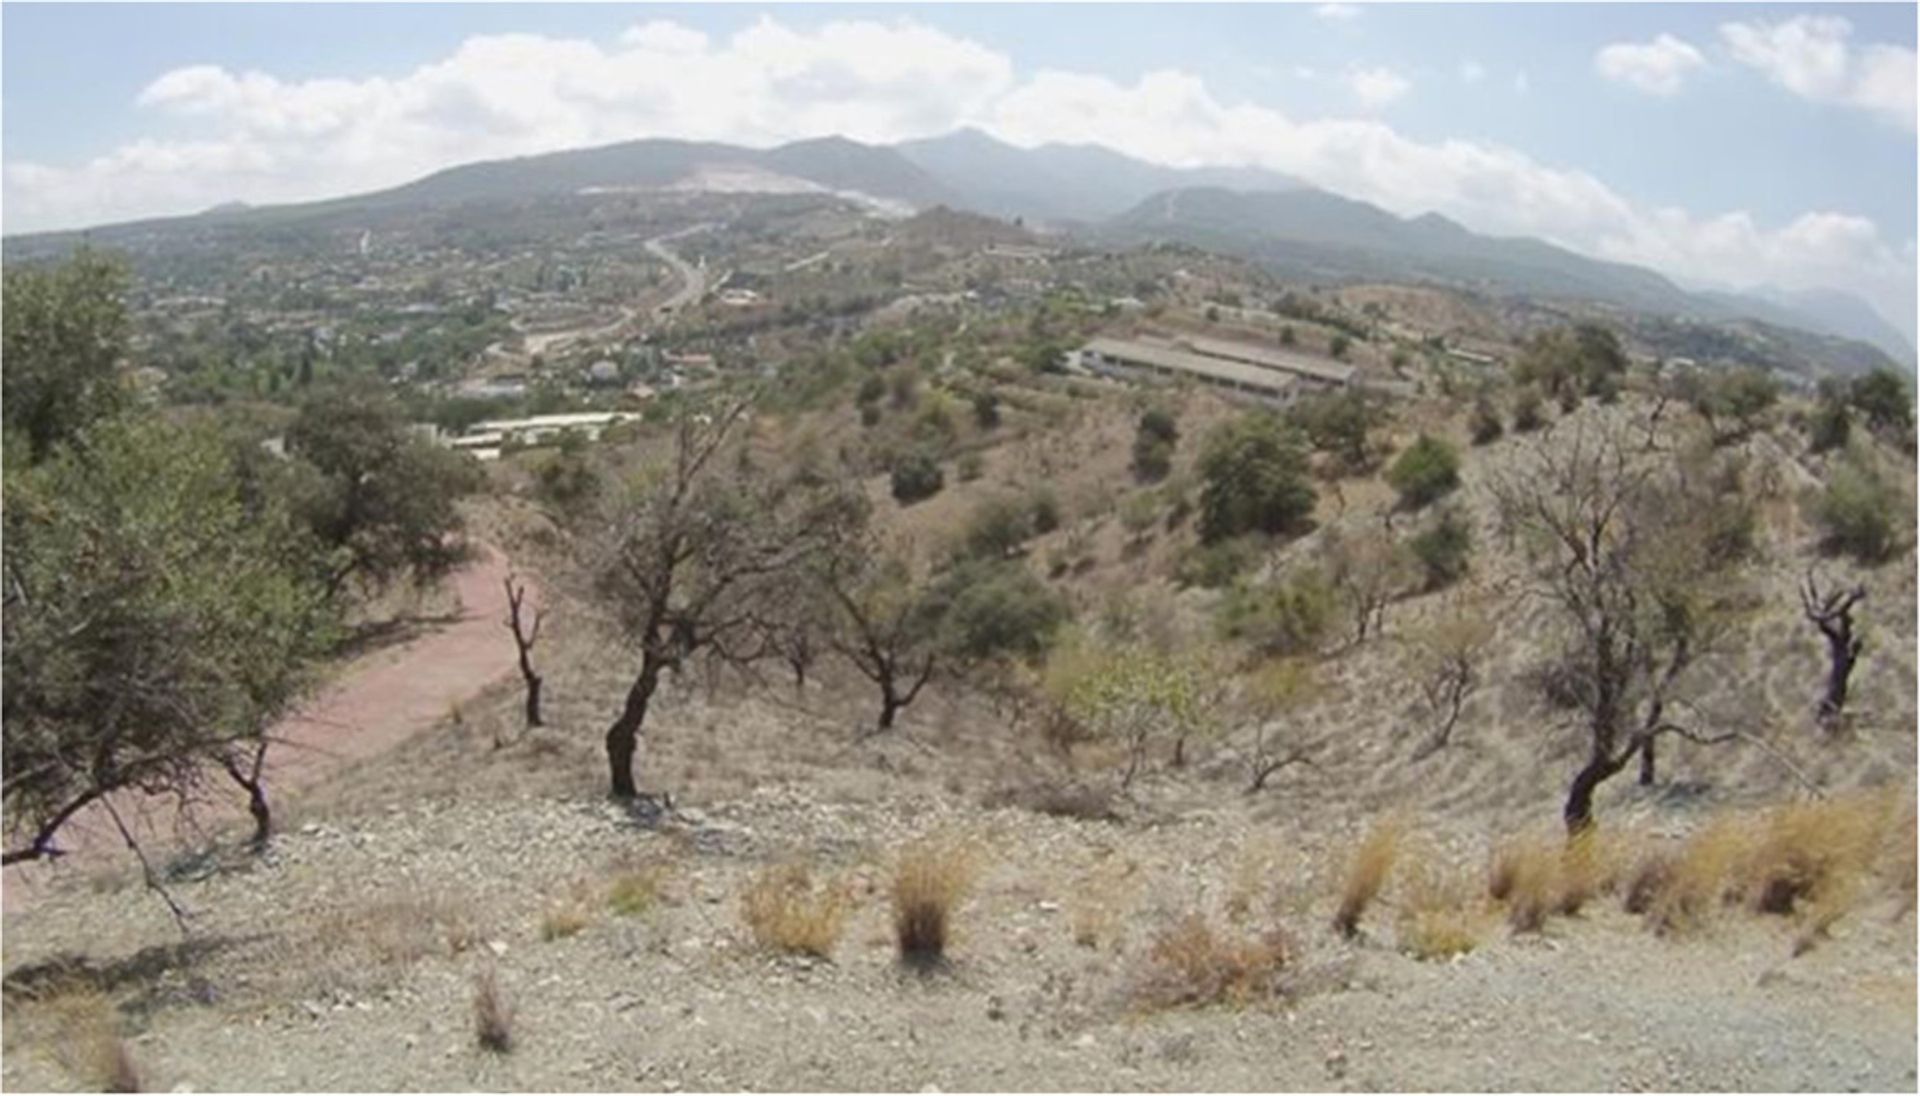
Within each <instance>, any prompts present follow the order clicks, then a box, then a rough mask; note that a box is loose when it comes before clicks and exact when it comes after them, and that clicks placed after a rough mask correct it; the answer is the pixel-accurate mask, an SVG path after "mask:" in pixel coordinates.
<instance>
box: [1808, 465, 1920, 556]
mask: <svg viewBox="0 0 1920 1096" xmlns="http://www.w3.org/2000/svg"><path fill="white" fill-rule="evenodd" d="M1905 501H1906V500H1904V499H1902V498H1901V497H1900V494H1899V492H1897V491H1895V490H1894V489H1893V487H1892V485H1891V484H1888V483H1887V482H1886V481H1885V480H1884V479H1883V478H1882V477H1881V476H1880V474H1879V473H1878V472H1876V471H1875V470H1874V469H1873V468H1871V467H1870V466H1868V465H1867V464H1866V462H1865V461H1864V460H1861V459H1857V458H1854V457H1849V458H1848V459H1846V460H1844V461H1842V462H1841V463H1840V465H1839V467H1837V468H1835V469H1834V471H1833V475H1832V477H1831V478H1830V479H1828V481H1827V486H1826V489H1825V490H1824V491H1823V492H1822V493H1821V494H1820V496H1819V498H1818V500H1817V501H1816V503H1815V505H1814V520H1815V521H1817V522H1818V523H1819V524H1820V527H1821V529H1822V530H1823V532H1824V534H1825V536H1824V541H1823V546H1824V547H1825V548H1826V550H1827V551H1829V552H1838V553H1845V554H1847V555H1850V556H1853V557H1854V558H1855V559H1858V560H1860V561H1861V562H1863V563H1879V562H1881V561H1883V560H1886V559H1887V558H1888V557H1890V556H1892V555H1893V553H1894V550H1895V549H1896V548H1897V547H1898V546H1899V540H1898V532H1897V530H1898V526H1897V525H1896V524H1895V516H1894V515H1895V513H1896V511H1897V509H1898V508H1899V507H1900V506H1901V504H1902V503H1903V502H1905Z"/></svg>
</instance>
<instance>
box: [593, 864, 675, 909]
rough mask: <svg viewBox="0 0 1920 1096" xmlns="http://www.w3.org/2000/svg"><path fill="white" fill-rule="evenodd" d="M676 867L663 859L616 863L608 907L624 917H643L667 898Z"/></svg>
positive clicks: (609, 879)
mask: <svg viewBox="0 0 1920 1096" xmlns="http://www.w3.org/2000/svg"><path fill="white" fill-rule="evenodd" d="M671 874H672V867H671V866H670V865H669V864H667V863H665V862H663V861H660V860H622V861H617V862H615V863H614V865H613V866H612V874H611V876H610V877H609V878H608V880H607V884H606V906H607V908H608V909H609V910H611V911H613V913H614V914H616V915H617V916H620V917H640V916H643V915H645V914H647V913H649V912H651V911H652V910H653V909H654V908H655V907H657V906H659V905H660V904H661V903H662V902H664V901H666V898H667V880H668V878H669V877H670V876H671Z"/></svg>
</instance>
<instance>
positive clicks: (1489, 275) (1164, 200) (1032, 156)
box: [12, 129, 1913, 370]
mask: <svg viewBox="0 0 1920 1096" xmlns="http://www.w3.org/2000/svg"><path fill="white" fill-rule="evenodd" d="M622 190H643V191H673V190H716V191H728V192H754V191H760V192H766V193H794V192H821V193H831V194H836V195H839V196H841V197H844V198H848V199H850V200H854V201H858V202H861V203H862V204H865V205H867V206H868V207H869V208H873V209H876V210H878V211H881V212H885V213H888V214H891V215H897V216H905V215H907V214H911V213H913V212H915V211H925V210H930V209H933V208H936V207H939V206H946V207H949V208H951V209H955V210H966V211H971V212H975V213H983V214H988V215H991V216H996V217H1000V218H1004V219H1009V220H1011V219H1017V218H1025V219H1029V220H1032V221H1035V222H1040V223H1051V224H1052V225H1054V226H1055V227H1070V228H1071V229H1072V230H1073V231H1075V232H1076V233H1079V234H1082V235H1084V236H1087V237H1089V238H1091V239H1093V240H1096V241H1106V242H1109V243H1112V244H1120V245H1126V244H1135V243H1141V242H1147V241H1153V240H1177V241H1180V242H1184V243H1190V244H1195V245H1198V246H1203V247H1207V248H1210V249H1212V250H1216V251H1219V252H1221V253H1224V254H1231V255H1239V256H1242V257H1246V258H1250V259H1253V260H1256V261H1258V262H1261V263H1262V264H1263V265H1266V266H1268V267H1270V268H1272V269H1275V270H1276V271H1279V272H1282V273H1284V274H1287V275H1289V276H1294V277H1299V278H1304V279H1316V280H1323V281H1342V280H1353V279H1374V280H1402V281H1404V280H1416V281H1427V282H1436V283H1444V284H1449V285H1455V286H1461V287H1465V288H1471V289H1475V290H1478V291H1482V292H1488V293H1493V294H1497V295H1505V296H1526V297H1536V298H1540V297H1546V298H1553V297H1561V298H1579V299H1584V300H1589V301H1596V302H1604V303H1606V304H1608V305H1612V306H1617V307H1620V308H1627V309H1634V310H1640V311H1645V312H1648V313H1655V314H1664V315H1668V316H1672V317H1676V318H1679V319H1681V320H1683V321H1693V320H1700V321H1714V322H1719V321H1729V320H1751V321H1755V322H1758V323H1760V324H1763V325H1772V326H1773V327H1775V328H1784V327H1792V328H1797V329H1801V330H1804V331H1807V332H1812V333H1815V334H1818V335H1820V336H1823V337H1825V338H1827V339H1829V340H1830V341H1831V340H1833V339H1836V338H1838V339H1841V340H1851V341H1854V342H1858V343H1861V344H1863V345H1862V346H1860V347H1858V348H1857V349H1852V350H1846V351H1845V352H1844V353H1841V354H1838V355H1837V358H1838V360H1841V361H1844V362H1845V363H1846V365H1845V368H1846V369H1849V370H1854V369H1859V368H1872V367H1875V364H1874V363H1876V362H1877V361H1879V360H1885V361H1888V362H1898V363H1901V364H1904V365H1906V366H1907V368H1909V369H1911V368H1912V362H1913V348H1912V347H1911V346H1910V345H1908V344H1907V343H1906V341H1905V340H1904V339H1902V338H1901V337H1900V336H1899V333H1898V331H1897V330H1896V329H1894V328H1893V326H1892V325H1890V324H1888V323H1887V322H1886V321H1885V320H1884V319H1883V318H1882V317H1880V316H1879V315H1878V314H1877V313H1875V312H1874V311H1873V310H1872V309H1871V308H1870V307H1869V306H1867V305H1866V304H1865V303H1864V302H1861V301H1859V300H1858V299H1857V298H1853V297H1849V296H1847V295H1846V294H1839V293H1833V292H1830V291H1809V292H1801V293H1796V294H1781V293H1778V292H1776V293H1774V294H1772V295H1771V296H1772V299H1763V298H1756V297H1753V296H1747V295H1737V294H1729V293H1689V292H1687V291H1686V290H1683V289H1681V288H1680V287H1679V286H1677V285H1676V284H1674V283H1673V282H1672V281H1670V280H1669V279H1667V278H1666V277H1663V276H1662V275H1660V274H1657V273H1655V272H1653V271H1651V270H1648V269H1646V268H1643V267H1637V266H1630V265H1627V264H1624V263H1613V262H1605V261H1602V260H1598V259H1593V258H1589V257H1586V256H1583V255H1579V254H1576V253H1574V252H1572V251H1568V250H1566V249H1564V248H1560V247H1556V246H1554V245H1551V244H1548V243H1545V242H1543V241H1540V240H1535V239H1528V238H1524V237H1505V238H1503V237H1492V236H1483V235H1479V234H1477V233H1474V232H1472V231H1470V230H1468V229H1466V228H1464V227H1463V226H1461V225H1459V224H1456V223H1455V222H1453V221H1451V220H1449V219H1447V218H1446V217H1443V216H1441V215H1439V214H1437V213H1427V214H1423V215H1420V216H1417V217H1412V218H1401V217H1397V216H1395V215H1394V214H1392V213H1389V212H1387V211H1385V210H1383V209H1380V208H1379V207H1377V206H1373V205H1369V204H1368V203H1365V202H1360V201H1354V200H1352V199H1348V198H1343V197H1341V196H1339V195H1336V194H1333V193H1330V192H1328V191H1324V190H1319V189H1316V188H1313V187H1311V186H1308V185H1306V184H1304V183H1302V182H1300V181H1299V180H1297V179H1293V178H1291V177H1289V176H1285V175H1281V174H1278V173H1276V172H1271V171H1265V170H1262V169H1258V168H1221V167H1204V168H1171V167H1165V166H1162V165H1158V164H1151V163H1147V162H1145V161H1141V160H1136V159H1133V158H1131V157H1128V156H1125V155H1123V154H1121V153H1118V152H1115V151H1113V150H1112V149H1108V148H1104V147H1101V146H1098V145H1059V144H1050V145H1041V146H1038V147H1036V148H1020V147H1018V146H1015V145H1011V144H1008V143H1006V142H1004V141H1000V140H998V139H996V138H994V137H992V136H989V135H988V134H985V133H982V132H980V131H978V130H972V129H963V130H960V131H957V132H954V133H950V134H947V135H946V136H943V137H935V138H929V139H924V140H915V141H906V142H903V143H901V144H898V145H894V146H877V145H868V144H862V143H860V142H857V141H852V140H848V139H846V138H844V137H822V138H814V139H809V140H803V141H795V142H791V143H789V144H784V145H780V146H778V147H775V148H770V149H753V148H746V147H742V146H737V145H728V144H721V143H717V142H698V141H682V140H675V139H669V138H646V139H641V140H635V141H625V142H621V143H618V144H612V145H604V146H600V147H596V148H586V149H571V150H565V151H560V152H550V153H542V154H538V155H531V156H522V157H516V158H512V159H505V160H489V161H481V162H476V163H471V164H462V165H459V166H456V167H450V168H446V169H443V170H441V171H436V172H433V173H432V174H429V175H426V176H423V177H421V178H419V179H416V180H413V181H412V182H409V183H405V184H402V185H400V186H396V187H391V188H388V189H385V190H380V191H374V192H370V193H365V194H358V195H349V196H345V197H341V198H335V199H329V200H324V201H319V202H309V203H301V204H298V205H290V206H263V207H245V206H241V205H240V204H238V203H228V204H225V205H222V206H219V207H216V208H215V209H213V210H209V211H207V212H205V213H203V214H199V215H196V216H190V217H180V218H166V219H161V220H154V221H145V222H137V223H133V224H127V225H117V226H107V227H104V228H101V229H95V230H90V233H89V234H92V233H98V234H99V235H100V237H101V238H102V240H103V241H105V240H107V239H111V238H113V237H114V236H116V235H118V236H123V237H131V236H135V235H138V236H140V237H142V238H145V239H154V238H164V236H165V234H166V233H167V232H169V231H171V230H172V229H171V227H170V226H179V227H181V228H185V229H189V230H191V229H192V228H193V227H195V226H199V225H207V224H212V223H216V222H217V223H221V224H225V225H228V226H244V225H247V224H259V225H262V226H266V225H269V224H273V225H284V224H286V223H288V222H290V221H298V220H301V219H304V218H310V217H317V216H328V217H338V216H343V215H344V216H351V215H353V214H354V213H355V212H356V211H359V210H367V211H394V210H402V209H406V208H410V207H434V208H444V207H454V206H459V205H461V204H464V203H470V202H487V201H522V200H527V199H533V198H540V197H547V196H568V195H580V194H592V193H595V192H606V191H613V192H618V191H622ZM156 234H158V236H157V237H156ZM79 235H80V234H78V233H59V234H41V238H42V239H46V238H48V237H53V236H60V237H72V238H78V236H79ZM12 239H16V240H18V239H22V238H20V237H14V238H12ZM1869 347H1870V348H1872V350H1871V353H1870V354H1863V353H1862V352H1863V351H1867V350H1868V348H1869ZM1828 356H1829V357H1835V356H1836V355H1828Z"/></svg>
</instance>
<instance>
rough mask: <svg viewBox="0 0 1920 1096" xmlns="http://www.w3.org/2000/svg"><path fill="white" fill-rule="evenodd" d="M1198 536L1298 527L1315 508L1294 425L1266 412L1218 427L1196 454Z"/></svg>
mask: <svg viewBox="0 0 1920 1096" xmlns="http://www.w3.org/2000/svg"><path fill="white" fill-rule="evenodd" d="M1200 475H1201V478H1202V480H1203V485H1202V487H1201V489H1200V539H1201V540H1202V541H1205V542H1206V543H1209V544H1212V543H1215V542H1217V541H1221V540H1226V539H1228V538H1231V537H1236V536H1240V535H1241V534H1244V533H1255V532H1258V533H1285V532H1292V531H1295V530H1297V529H1299V528H1300V527H1301V526H1302V525H1304V524H1305V522H1306V520H1307V518H1308V516H1309V515H1310V514H1311V513H1312V512H1313V504H1314V493H1313V488H1312V486H1310V485H1309V484H1308V483H1307V458H1306V454H1305V453H1304V452H1302V451H1301V448H1300V443H1299V441H1298V439H1297V438H1296V437H1295V435H1294V433H1293V431H1291V430H1289V429H1288V428H1287V427H1286V426H1284V425H1283V424H1282V423H1281V422H1280V420H1279V419H1277V418H1275V417H1274V416H1273V415H1270V414H1267V413H1265V412H1254V413H1252V414H1248V415H1243V416H1241V417H1240V418H1238V419H1235V420H1234V421H1232V422H1229V423H1224V424H1222V425H1221V426H1219V427H1217V428H1216V429H1215V430H1214V432H1213V433H1212V434H1209V435H1208V437H1207V444H1206V447H1205V448H1204V450H1203V451H1202V452H1201V455H1200Z"/></svg>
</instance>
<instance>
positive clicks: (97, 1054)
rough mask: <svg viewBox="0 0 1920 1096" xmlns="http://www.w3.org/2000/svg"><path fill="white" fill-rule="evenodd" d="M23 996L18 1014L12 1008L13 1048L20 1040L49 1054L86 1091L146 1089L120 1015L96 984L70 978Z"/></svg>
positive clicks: (10, 1021)
mask: <svg viewBox="0 0 1920 1096" xmlns="http://www.w3.org/2000/svg"><path fill="white" fill-rule="evenodd" d="M22 996H23V998H24V999H23V1000H21V1001H20V1004H19V1007H18V1009H17V1011H16V1009H15V1008H9V1009H8V1013H9V1015H8V1017H7V1022H8V1027H9V1031H8V1033H7V1035H8V1042H9V1043H12V1042H14V1041H15V1040H16V1039H19V1040H20V1041H21V1042H22V1043H24V1044H25V1045H28V1046H31V1047H35V1048H37V1049H40V1050H42V1051H44V1052H45V1053H47V1054H48V1055H49V1056H50V1057H51V1058H52V1059H53V1061H54V1062H55V1063H56V1064H58V1065H59V1066H60V1068H61V1069H63V1070H65V1071H66V1072H67V1073H68V1074H69V1075H70V1076H72V1077H73V1079H74V1080H75V1081H76V1082H78V1083H79V1084H80V1086H81V1087H82V1088H83V1089H86V1090H91V1091H96V1092H140V1091H142V1090H143V1089H144V1087H145V1084H144V1079H143V1078H142V1076H141V1074H140V1069H139V1066H138V1064H137V1063H135V1062H134V1060H133V1052H132V1050H131V1049H129V1048H128V1046H127V1043H126V1040H125V1039H124V1038H122V1033H121V1025H120V1013H119V1010H118V1009H117V1008H116V1007H115V1006H114V1003H113V1001H112V1000H111V999H110V998H108V997H107V995H106V994H105V993H103V992H101V991H100V989H99V987H98V986H97V985H95V984H94V983H93V982H92V981H90V980H88V979H84V978H74V979H67V980H63V981H59V982H55V983H54V984H52V985H49V986H46V987H44V988H42V989H38V990H36V991H33V992H32V993H30V994H24V995H22ZM8 1003H9V1005H13V1004H14V1002H13V1001H11V1000H10V1001H9V1002H8Z"/></svg>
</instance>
